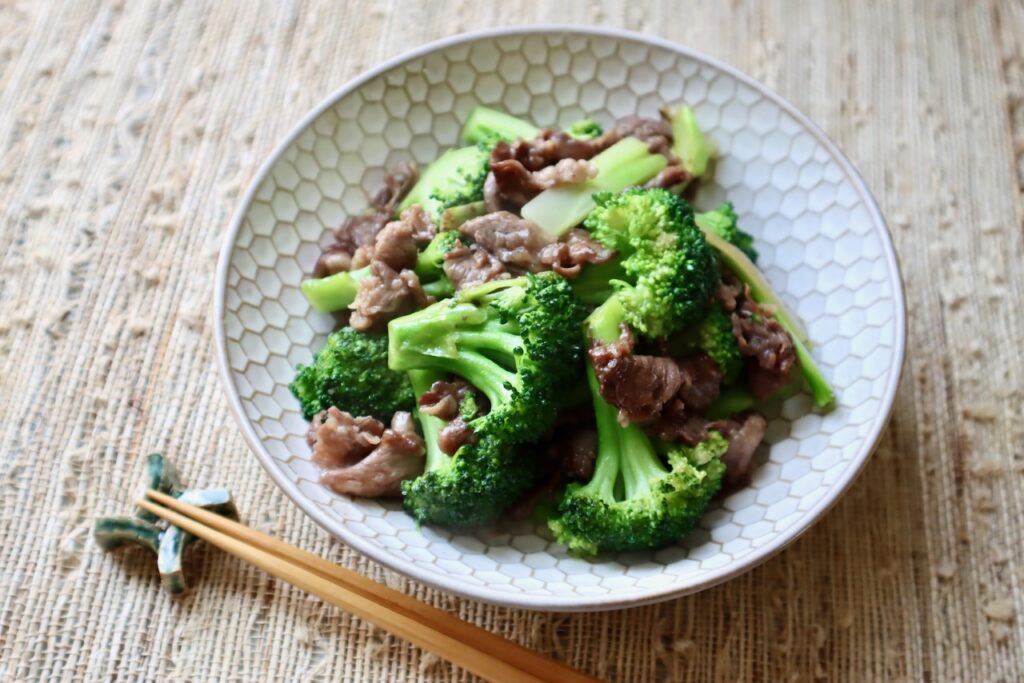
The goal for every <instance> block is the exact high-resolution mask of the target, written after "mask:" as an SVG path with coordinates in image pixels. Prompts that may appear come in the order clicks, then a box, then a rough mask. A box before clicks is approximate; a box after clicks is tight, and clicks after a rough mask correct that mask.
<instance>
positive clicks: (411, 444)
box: [320, 408, 425, 498]
mask: <svg viewBox="0 0 1024 683" xmlns="http://www.w3.org/2000/svg"><path fill="white" fill-rule="evenodd" d="M331 410H335V408H331ZM356 419H357V420H359V419H367V418H356ZM374 422H376V420H374ZM377 424H378V425H379V424H380V423H379V422H378V423H377ZM424 453H425V449H424V446H423V439H422V438H421V437H420V435H419V434H417V433H416V428H415V426H414V424H413V420H412V415H410V414H409V413H407V412H404V411H399V412H397V413H395V414H394V416H393V417H392V418H391V427H390V428H389V429H385V430H383V432H382V433H381V435H380V437H379V439H378V443H377V445H376V447H375V448H373V450H371V451H370V452H368V453H366V454H365V457H362V458H360V459H359V460H357V461H356V462H352V463H348V464H345V465H342V466H335V467H331V468H330V469H327V470H326V471H324V473H323V474H322V475H321V476H320V481H321V483H323V484H324V485H325V486H328V487H330V488H331V489H333V490H334V491H337V492H338V493H342V494H345V495H349V496H363V497H366V498H381V497H385V496H388V497H390V496H397V495H399V494H400V493H401V483H402V481H404V480H406V479H412V478H413V477H416V476H417V475H419V474H420V473H421V472H422V471H423V464H424V463H423V454H424Z"/></svg>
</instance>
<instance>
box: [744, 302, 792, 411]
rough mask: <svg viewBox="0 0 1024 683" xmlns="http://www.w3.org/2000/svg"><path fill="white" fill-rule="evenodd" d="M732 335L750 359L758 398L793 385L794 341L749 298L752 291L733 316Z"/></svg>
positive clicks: (752, 386) (748, 367)
mask: <svg viewBox="0 0 1024 683" xmlns="http://www.w3.org/2000/svg"><path fill="white" fill-rule="evenodd" d="M732 334H733V336H734V337H736V341H737V343H738V344H739V347H740V353H741V354H743V355H744V356H746V357H747V358H748V361H747V363H746V365H745V367H746V372H747V382H748V384H749V385H750V391H751V393H752V394H754V397H755V398H757V399H759V400H760V399H765V398H768V397H769V396H771V395H772V394H774V393H775V392H776V391H777V390H778V389H780V388H781V387H783V386H785V385H786V384H789V382H790V381H792V377H793V371H794V369H795V368H796V365H797V362H796V350H795V349H794V348H793V339H792V338H791V337H790V336H789V333H788V332H786V330H785V329H783V327H782V325H780V324H779V321H778V320H776V319H775V316H774V315H773V314H772V313H771V312H770V311H769V310H768V309H766V308H765V307H763V306H761V305H759V304H758V303H756V302H755V301H754V300H753V299H752V298H751V297H750V288H749V287H745V288H744V293H743V300H742V302H741V303H739V305H738V306H737V308H736V310H735V311H734V312H733V313H732Z"/></svg>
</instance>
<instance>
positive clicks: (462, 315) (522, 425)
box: [388, 273, 583, 527]
mask: <svg viewBox="0 0 1024 683" xmlns="http://www.w3.org/2000/svg"><path fill="white" fill-rule="evenodd" d="M582 317H583V311H582V306H581V305H580V304H579V302H578V301H577V300H576V298H575V297H574V296H573V294H572V290H571V289H569V286H568V285H567V284H566V283H565V281H564V280H563V279H562V278H561V277H559V276H558V275H556V274H554V273H540V274H538V275H530V276H526V277H521V278H516V279H513V280H498V281H495V282H489V283H485V284H483V285H479V286H477V287H475V288H473V289H470V290H466V291H464V292H460V293H459V294H458V295H456V297H455V298H453V299H451V300H449V301H443V302H439V303H437V304H434V305H433V306H429V307H428V308H425V309H423V310H421V311H417V312H415V313H411V314H409V315H406V316H403V317H401V318H396V319H394V320H392V321H391V323H390V324H389V326H388V336H389V340H390V349H389V353H388V361H389V365H390V367H391V368H392V369H393V370H399V371H402V370H404V371H409V372H410V373H411V377H412V381H413V383H414V385H415V386H416V391H417V393H422V392H423V391H425V390H426V388H428V387H429V383H428V380H430V379H431V377H435V378H436V377H440V376H441V375H442V374H449V373H450V374H455V375H458V376H460V377H462V378H463V379H465V380H466V381H468V382H469V383H470V384H472V385H473V386H474V387H476V388H477V389H478V390H479V391H481V392H482V393H483V394H484V396H486V397H487V400H488V402H489V403H490V410H489V411H488V412H487V413H486V414H484V415H482V416H472V417H471V418H470V419H468V420H466V423H467V425H468V426H469V428H470V429H472V431H473V433H474V435H475V436H476V443H472V444H467V445H464V446H462V447H461V448H460V449H459V450H458V451H457V452H456V453H455V454H454V455H453V456H451V457H449V456H446V455H444V454H439V452H434V453H433V455H432V454H431V451H430V450H429V448H428V452H427V465H426V470H425V472H424V474H423V475H422V476H421V477H419V478H418V479H416V480H414V481H411V482H407V483H406V484H404V485H403V493H404V494H405V507H406V509H407V510H408V511H409V513H410V514H412V515H413V516H414V517H415V518H416V519H417V520H418V521H419V522H421V523H426V522H433V523H438V524H444V525H447V526H458V527H461V526H470V525H473V524H479V523H482V522H485V521H487V520H489V519H492V518H493V517H495V516H496V515H497V514H498V513H499V512H500V511H501V510H503V509H504V508H505V507H507V506H508V505H509V504H511V503H512V502H513V501H514V500H515V499H516V498H518V497H519V496H520V495H522V493H523V492H524V491H525V490H526V488H527V487H528V486H529V484H530V482H531V481H532V478H533V470H534V464H533V462H532V461H531V460H530V457H529V456H528V455H526V454H525V452H524V451H525V450H526V449H522V450H520V449H519V448H518V446H519V445H520V444H524V443H529V442H533V441H536V440H537V439H538V438H539V437H540V436H541V434H542V433H543V432H544V431H545V430H546V429H547V428H548V427H549V426H550V425H551V423H552V421H553V420H554V417H555V414H556V412H557V409H558V407H559V406H560V402H561V398H562V393H563V392H564V389H565V387H566V386H567V385H568V382H570V381H572V380H573V379H574V378H575V377H576V375H577V373H578V369H579V364H580V360H581V357H582V339H581V335H580V334H579V331H578V330H579V326H580V322H581V319H582ZM418 373H421V374H418ZM467 412H468V411H467ZM474 412H475V411H474ZM424 419H425V418H424V416H421V422H422V421H423V420H424ZM433 419H434V420H436V418H433ZM431 422H432V421H431V420H427V422H426V423H423V424H424V434H425V435H426V437H427V440H428V442H430V441H435V442H436V433H437V432H438V431H439V430H440V426H441V424H440V423H439V422H432V423H431Z"/></svg>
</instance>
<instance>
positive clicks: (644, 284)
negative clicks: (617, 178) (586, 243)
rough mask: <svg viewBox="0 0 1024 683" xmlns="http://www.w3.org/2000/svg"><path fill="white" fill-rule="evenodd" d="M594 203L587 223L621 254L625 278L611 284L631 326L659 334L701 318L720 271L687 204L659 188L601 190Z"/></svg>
mask: <svg viewBox="0 0 1024 683" xmlns="http://www.w3.org/2000/svg"><path fill="white" fill-rule="evenodd" d="M594 201H595V202H596V203H597V208H595V209H594V210H593V211H591V212H590V214H589V215H588V216H587V218H586V220H585V221H584V225H585V226H586V227H587V228H588V229H589V230H590V233H591V235H592V236H593V237H594V239H596V240H597V241H599V242H601V243H602V244H603V245H605V246H606V247H608V248H609V249H613V250H615V251H617V252H618V253H619V257H618V258H619V260H620V261H621V269H622V271H623V272H624V273H625V275H626V277H625V278H623V279H621V280H618V279H616V280H610V281H609V284H610V286H611V288H612V289H614V290H615V291H616V292H617V296H618V297H619V299H620V300H621V302H622V305H623V306H624V308H625V310H626V321H627V322H628V323H629V325H630V326H631V327H632V328H633V329H634V330H636V331H638V332H641V333H643V334H645V335H647V336H650V337H660V336H664V335H666V334H669V333H671V332H673V331H674V330H676V329H678V328H679V327H681V326H683V325H686V324H689V323H691V322H694V321H695V320H697V319H698V318H700V316H701V314H702V313H703V311H704V309H705V306H706V304H707V301H708V298H709V297H710V296H711V294H712V293H713V292H714V288H715V287H716V286H717V283H718V280H719V275H718V268H717V264H716V262H715V257H714V254H713V253H712V251H711V249H710V247H708V245H707V242H705V240H704V236H703V234H702V233H701V231H700V230H699V229H698V228H697V226H696V225H695V224H694V222H693V211H692V210H691V209H690V207H689V205H688V204H687V203H686V202H685V201H683V200H682V199H680V198H679V197H677V196H676V195H674V194H672V193H671V192H668V191H667V190H663V189H660V188H655V189H644V188H633V189H629V190H625V191H623V192H621V193H619V194H617V195H615V194H611V193H607V192H605V193H599V194H597V195H595V196H594ZM585 272H586V269H584V273H585ZM592 278H593V276H591V279H589V280H587V281H586V283H587V285H588V287H591V288H594V287H596V285H597V284H598V283H595V282H594V281H593V279H592Z"/></svg>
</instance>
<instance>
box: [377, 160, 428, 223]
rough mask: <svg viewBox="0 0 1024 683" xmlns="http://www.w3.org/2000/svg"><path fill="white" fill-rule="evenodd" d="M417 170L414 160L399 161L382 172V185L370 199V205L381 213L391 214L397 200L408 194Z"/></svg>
mask: <svg viewBox="0 0 1024 683" xmlns="http://www.w3.org/2000/svg"><path fill="white" fill-rule="evenodd" d="M419 177H420V174H419V170H418V169H417V168H416V162H414V161H399V162H398V163H397V164H395V165H394V166H392V167H391V168H389V169H388V170H387V173H385V174H384V187H382V188H381V189H380V190H378V191H377V194H375V195H374V196H373V198H372V199H370V205H371V206H373V207H374V208H375V209H377V210H378V211H380V212H381V213H386V214H387V215H389V216H391V215H393V214H394V212H395V207H396V206H398V202H400V201H402V199H404V198H405V195H407V194H409V190H411V189H412V186H413V185H415V184H416V181H417V180H418V179H419Z"/></svg>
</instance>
